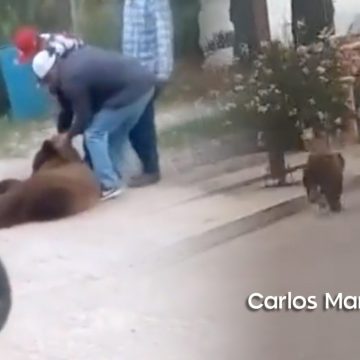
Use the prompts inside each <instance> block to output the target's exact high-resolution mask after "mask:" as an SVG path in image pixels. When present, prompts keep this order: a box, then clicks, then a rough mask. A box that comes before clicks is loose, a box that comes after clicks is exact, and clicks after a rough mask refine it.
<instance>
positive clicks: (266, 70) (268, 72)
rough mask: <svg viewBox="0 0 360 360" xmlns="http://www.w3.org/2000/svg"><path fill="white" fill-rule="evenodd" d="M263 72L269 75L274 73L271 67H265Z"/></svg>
mask: <svg viewBox="0 0 360 360" xmlns="http://www.w3.org/2000/svg"><path fill="white" fill-rule="evenodd" d="M264 73H265V74H266V75H267V76H271V75H272V74H274V72H273V71H272V70H271V69H267V68H265V69H264Z"/></svg>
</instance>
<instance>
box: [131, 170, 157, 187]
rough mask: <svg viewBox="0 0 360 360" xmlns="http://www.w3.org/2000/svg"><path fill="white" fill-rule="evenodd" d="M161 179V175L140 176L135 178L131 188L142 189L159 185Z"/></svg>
mask: <svg viewBox="0 0 360 360" xmlns="http://www.w3.org/2000/svg"><path fill="white" fill-rule="evenodd" d="M160 179H161V176H160V174H159V173H156V174H142V175H140V176H137V177H134V178H132V179H131V180H130V184H129V187H131V188H140V187H145V186H149V185H154V184H157V183H158V182H159V181H160Z"/></svg>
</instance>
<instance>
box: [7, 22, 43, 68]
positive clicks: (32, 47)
mask: <svg viewBox="0 0 360 360" xmlns="http://www.w3.org/2000/svg"><path fill="white" fill-rule="evenodd" d="M13 43H14V45H15V47H16V48H17V50H18V52H19V61H20V62H21V63H25V62H28V61H30V60H31V59H32V58H33V57H34V56H35V55H36V53H37V51H38V50H39V32H38V30H37V29H36V28H35V27H32V26H23V27H21V28H19V29H18V30H17V31H16V33H15V35H14V37H13Z"/></svg>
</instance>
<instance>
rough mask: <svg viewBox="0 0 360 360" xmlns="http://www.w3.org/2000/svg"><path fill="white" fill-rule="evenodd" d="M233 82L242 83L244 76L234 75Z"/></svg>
mask: <svg viewBox="0 0 360 360" xmlns="http://www.w3.org/2000/svg"><path fill="white" fill-rule="evenodd" d="M234 80H235V81H236V82H238V83H239V82H242V81H243V80H244V76H243V75H242V74H235V76H234Z"/></svg>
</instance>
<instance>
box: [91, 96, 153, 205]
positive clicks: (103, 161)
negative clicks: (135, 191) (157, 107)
mask: <svg viewBox="0 0 360 360" xmlns="http://www.w3.org/2000/svg"><path fill="white" fill-rule="evenodd" d="M153 94H154V92H153V90H151V91H149V92H148V93H147V94H146V95H144V96H143V97H141V98H140V99H139V100H138V101H136V102H134V103H133V104H131V105H129V106H126V107H123V108H120V109H111V110H110V109H103V110H102V111H101V112H99V113H98V114H97V115H96V116H95V118H94V120H93V122H92V124H91V126H90V127H89V128H88V129H87V130H86V131H85V141H86V147H87V149H88V151H89V153H90V157H91V163H92V166H93V171H94V172H95V175H96V176H97V178H98V180H99V182H100V184H101V187H102V190H103V199H110V198H113V197H116V196H117V195H119V194H120V193H121V192H122V190H123V188H124V186H125V184H124V181H123V179H122V175H121V172H120V171H119V162H120V159H121V158H122V156H123V154H122V149H123V147H124V144H125V142H126V140H127V138H128V136H129V132H130V130H131V129H132V128H133V127H134V125H135V124H136V123H137V121H138V120H139V118H140V116H141V114H142V113H143V112H144V109H145V107H146V106H147V104H148V103H149V101H150V100H151V98H152V97H153Z"/></svg>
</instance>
